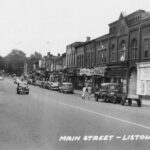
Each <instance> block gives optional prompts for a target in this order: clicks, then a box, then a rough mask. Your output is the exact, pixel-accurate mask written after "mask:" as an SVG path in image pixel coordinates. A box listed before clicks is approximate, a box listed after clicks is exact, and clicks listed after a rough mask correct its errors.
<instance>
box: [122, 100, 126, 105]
mask: <svg viewBox="0 0 150 150" xmlns="http://www.w3.org/2000/svg"><path fill="white" fill-rule="evenodd" d="M125 102H126V99H125V98H122V100H121V105H122V106H124V104H125Z"/></svg>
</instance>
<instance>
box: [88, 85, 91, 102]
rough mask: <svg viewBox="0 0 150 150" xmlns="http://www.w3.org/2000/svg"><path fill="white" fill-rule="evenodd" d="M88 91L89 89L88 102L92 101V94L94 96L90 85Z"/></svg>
mask: <svg viewBox="0 0 150 150" xmlns="http://www.w3.org/2000/svg"><path fill="white" fill-rule="evenodd" d="M87 89H88V92H87V93H88V100H90V99H91V94H92V87H91V86H90V85H89V86H88V87H87Z"/></svg>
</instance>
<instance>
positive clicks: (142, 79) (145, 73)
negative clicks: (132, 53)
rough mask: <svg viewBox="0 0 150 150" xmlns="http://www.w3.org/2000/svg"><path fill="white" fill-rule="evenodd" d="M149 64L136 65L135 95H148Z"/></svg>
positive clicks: (149, 81)
mask: <svg viewBox="0 0 150 150" xmlns="http://www.w3.org/2000/svg"><path fill="white" fill-rule="evenodd" d="M149 91H150V63H149V62H144V63H137V94H139V95H150V92H149Z"/></svg>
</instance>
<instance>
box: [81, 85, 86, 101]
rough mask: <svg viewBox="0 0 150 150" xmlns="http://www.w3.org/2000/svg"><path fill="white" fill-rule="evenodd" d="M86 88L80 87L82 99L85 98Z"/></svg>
mask: <svg viewBox="0 0 150 150" xmlns="http://www.w3.org/2000/svg"><path fill="white" fill-rule="evenodd" d="M86 93H87V88H86V87H85V86H84V87H83V89H82V99H85V98H86Z"/></svg>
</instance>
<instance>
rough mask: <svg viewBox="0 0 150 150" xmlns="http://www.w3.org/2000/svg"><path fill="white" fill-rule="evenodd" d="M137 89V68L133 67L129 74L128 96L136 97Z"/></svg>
mask: <svg viewBox="0 0 150 150" xmlns="http://www.w3.org/2000/svg"><path fill="white" fill-rule="evenodd" d="M136 89H137V69H136V68H133V69H131V71H130V76H129V84H128V97H129V98H136V97H137V94H136Z"/></svg>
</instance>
